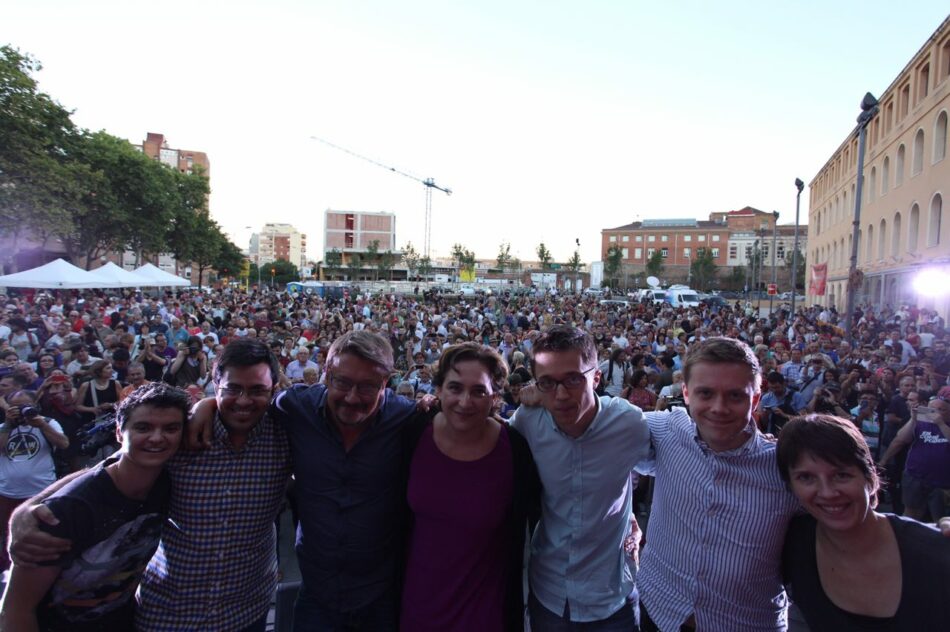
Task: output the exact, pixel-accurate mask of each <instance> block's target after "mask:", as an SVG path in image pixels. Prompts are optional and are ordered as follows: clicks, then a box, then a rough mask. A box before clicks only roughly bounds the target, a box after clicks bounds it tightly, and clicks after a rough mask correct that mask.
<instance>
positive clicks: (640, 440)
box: [511, 397, 650, 622]
mask: <svg viewBox="0 0 950 632" xmlns="http://www.w3.org/2000/svg"><path fill="white" fill-rule="evenodd" d="M511 425H512V426H514V427H515V429H517V430H518V431H519V432H520V433H521V434H522V435H524V437H525V439H527V440H528V444H529V445H530V446H531V452H532V454H533V455H534V460H535V463H536V464H537V467H538V474H539V475H540V476H541V483H542V485H543V487H544V491H543V493H542V496H541V522H540V523H539V524H538V528H537V529H536V530H535V532H534V537H533V538H532V540H531V562H530V568H529V581H530V587H531V591H532V593H533V594H534V596H535V598H536V599H537V600H538V601H539V602H540V603H541V605H543V606H544V607H545V608H547V609H548V610H550V611H551V612H554V613H556V614H558V615H561V614H562V613H563V612H564V604H565V602H567V603H568V604H569V605H570V611H571V620H572V621H576V622H589V621H599V620H601V619H606V618H607V617H609V616H610V615H612V614H614V613H615V612H617V611H618V610H619V609H620V608H621V607H622V606H623V605H624V603H625V601H626V599H627V596H628V595H630V593H631V592H632V591H633V586H634V575H635V570H634V569H632V568H630V567H629V566H628V564H627V559H626V555H625V554H624V550H623V541H624V538H625V537H626V536H627V534H628V533H629V531H630V511H631V504H632V500H633V485H632V482H631V471H632V470H633V466H634V465H636V464H637V463H639V462H640V461H641V460H643V459H645V458H646V457H647V455H648V454H649V452H650V431H649V429H648V428H647V424H646V422H645V421H644V419H643V414H642V413H641V412H640V409H639V408H637V407H635V406H633V405H632V404H630V403H629V402H627V401H626V400H623V399H619V398H612V397H600V398H598V402H597V414H596V416H595V417H594V421H593V422H592V423H591V425H590V426H589V427H588V428H587V430H586V431H585V432H584V434H582V435H581V436H580V437H578V438H576V439H574V438H571V437H569V436H567V435H566V434H564V433H563V432H561V431H560V430H559V429H558V427H557V425H556V424H555V423H554V419H553V418H552V417H551V414H550V413H549V412H548V411H547V410H545V409H544V408H534V407H526V406H522V407H520V408H519V409H518V410H517V412H516V413H515V415H514V417H513V418H512V420H511Z"/></svg>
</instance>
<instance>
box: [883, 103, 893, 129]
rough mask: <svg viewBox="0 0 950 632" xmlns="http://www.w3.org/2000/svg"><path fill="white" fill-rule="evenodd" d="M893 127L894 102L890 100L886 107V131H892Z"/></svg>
mask: <svg viewBox="0 0 950 632" xmlns="http://www.w3.org/2000/svg"><path fill="white" fill-rule="evenodd" d="M892 127H894V102H893V101H888V103H887V106H885V108H884V133H885V134H886V133H888V132H889V131H891V128H892Z"/></svg>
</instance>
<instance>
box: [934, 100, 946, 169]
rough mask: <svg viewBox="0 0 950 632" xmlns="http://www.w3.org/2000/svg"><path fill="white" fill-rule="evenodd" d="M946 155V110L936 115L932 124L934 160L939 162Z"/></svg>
mask: <svg viewBox="0 0 950 632" xmlns="http://www.w3.org/2000/svg"><path fill="white" fill-rule="evenodd" d="M946 157H947V111H946V110H944V111H943V112H941V113H940V114H938V115H937V123H936V124H935V125H934V162H940V161H941V160H943V159H944V158H946Z"/></svg>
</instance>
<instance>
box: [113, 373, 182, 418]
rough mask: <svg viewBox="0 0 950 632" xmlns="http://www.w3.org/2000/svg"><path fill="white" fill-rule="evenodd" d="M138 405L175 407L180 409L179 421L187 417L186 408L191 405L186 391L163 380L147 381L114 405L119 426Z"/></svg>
mask: <svg viewBox="0 0 950 632" xmlns="http://www.w3.org/2000/svg"><path fill="white" fill-rule="evenodd" d="M140 406H152V407H154V408H175V409H178V410H179V411H181V421H182V423H184V422H185V421H186V420H187V419H188V409H189V408H190V407H191V397H189V395H188V393H186V392H185V391H183V390H181V389H180V388H175V387H174V386H169V385H168V384H165V383H164V382H149V383H147V384H143V385H142V386H140V387H138V388H137V389H135V390H134V391H132V392H131V393H129V395H128V396H127V397H126V398H125V399H123V400H122V401H121V402H119V404H118V405H117V406H116V409H115V420H116V423H118V424H119V427H120V428H123V429H124V428H125V424H126V423H128V421H129V417H131V416H132V412H133V411H135V409H136V408H138V407H140Z"/></svg>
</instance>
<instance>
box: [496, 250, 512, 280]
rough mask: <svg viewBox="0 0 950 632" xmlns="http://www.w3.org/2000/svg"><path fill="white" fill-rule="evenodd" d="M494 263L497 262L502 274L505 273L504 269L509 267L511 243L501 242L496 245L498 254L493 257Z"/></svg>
mask: <svg viewBox="0 0 950 632" xmlns="http://www.w3.org/2000/svg"><path fill="white" fill-rule="evenodd" d="M495 263H497V264H498V269H499V270H501V273H502V274H504V273H505V270H507V269H510V268H511V244H509V243H508V242H502V243H501V244H500V245H499V246H498V256H497V257H495Z"/></svg>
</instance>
